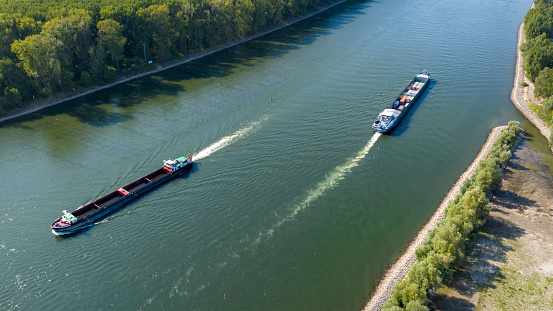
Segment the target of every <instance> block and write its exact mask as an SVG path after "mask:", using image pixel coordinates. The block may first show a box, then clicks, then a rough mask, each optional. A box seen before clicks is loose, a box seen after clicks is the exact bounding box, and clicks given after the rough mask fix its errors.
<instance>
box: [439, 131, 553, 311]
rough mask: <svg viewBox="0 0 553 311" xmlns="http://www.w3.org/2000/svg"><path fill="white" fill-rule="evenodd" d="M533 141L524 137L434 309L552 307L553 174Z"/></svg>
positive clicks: (530, 136)
mask: <svg viewBox="0 0 553 311" xmlns="http://www.w3.org/2000/svg"><path fill="white" fill-rule="evenodd" d="M536 134H537V133H536ZM538 135H539V134H538ZM535 140H536V137H533V136H532V135H531V134H529V133H526V134H525V137H524V138H523V141H522V142H521V143H520V144H519V146H518V147H517V148H516V149H515V151H514V153H513V157H512V158H511V160H510V161H509V164H508V165H507V166H506V168H505V171H504V174H503V178H502V186H501V188H500V189H498V190H496V191H495V192H494V196H493V198H492V200H491V203H492V209H491V212H490V215H489V217H488V220H487V222H486V225H484V227H483V228H482V230H481V232H480V233H478V234H477V235H476V236H475V238H474V239H473V240H472V241H471V242H470V243H469V244H468V246H467V247H468V249H469V251H468V255H467V261H466V264H464V265H463V266H462V267H461V268H460V269H459V270H458V271H457V272H456V274H455V275H454V276H453V277H452V278H451V279H450V280H447V281H446V282H444V286H443V287H442V288H440V289H439V290H438V291H437V293H436V295H435V296H434V298H433V299H432V303H431V305H430V306H429V307H430V308H431V309H433V310H469V309H477V310H507V309H508V310H551V309H553V300H551V297H552V296H553V287H552V286H551V284H552V282H553V259H552V258H553V233H552V231H551V225H552V223H553V221H552V217H551V216H553V203H552V202H553V189H552V188H551V184H552V183H553V174H551V172H550V170H548V168H547V167H546V166H545V165H544V155H543V153H544V152H547V151H545V150H544V149H545V148H544V149H542V150H540V148H539V147H537V146H535V144H536V142H535ZM532 141H534V142H532ZM532 143H534V145H532ZM544 144H546V143H543V142H542V144H541V146H543V145H544ZM546 156H547V155H546Z"/></svg>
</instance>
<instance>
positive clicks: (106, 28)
mask: <svg viewBox="0 0 553 311" xmlns="http://www.w3.org/2000/svg"><path fill="white" fill-rule="evenodd" d="M96 26H97V27H98V38H97V41H98V49H102V48H105V49H106V50H107V53H108V54H109V55H111V58H112V59H113V60H114V61H115V64H116V65H117V71H119V61H118V60H119V59H121V58H122V57H123V52H124V49H125V43H126V42H127V38H125V37H123V35H122V33H121V32H122V30H123V27H122V26H121V25H120V24H119V23H118V22H116V21H114V20H113V19H106V20H103V21H99V22H98V24H97V25H96Z"/></svg>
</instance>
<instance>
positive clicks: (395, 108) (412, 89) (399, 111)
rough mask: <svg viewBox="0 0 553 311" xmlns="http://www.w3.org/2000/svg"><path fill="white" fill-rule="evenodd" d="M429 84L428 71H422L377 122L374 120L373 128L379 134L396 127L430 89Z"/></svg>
mask: <svg viewBox="0 0 553 311" xmlns="http://www.w3.org/2000/svg"><path fill="white" fill-rule="evenodd" d="M429 82H430V75H429V74H428V72H426V70H422V71H421V73H420V74H418V75H416V76H415V77H414V78H413V80H412V81H411V82H410V83H409V84H408V85H407V87H406V88H405V90H403V92H401V94H400V95H399V96H398V97H397V98H396V99H395V100H394V102H393V103H392V104H391V105H389V106H387V107H386V109H384V111H382V112H381V113H380V114H379V115H378V117H377V118H376V120H374V123H373V126H372V128H373V129H374V130H375V131H377V132H379V133H384V132H387V131H389V130H391V129H392V128H393V127H394V126H396V125H397V124H398V123H399V121H401V119H402V118H403V116H405V115H406V114H407V111H409V109H410V108H411V107H412V106H413V104H414V103H415V101H416V100H417V99H418V98H419V97H420V95H421V94H422V93H423V92H424V90H425V89H426V88H427V87H428V84H430V83H429Z"/></svg>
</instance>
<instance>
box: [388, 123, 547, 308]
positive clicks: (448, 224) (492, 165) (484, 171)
mask: <svg viewBox="0 0 553 311" xmlns="http://www.w3.org/2000/svg"><path fill="white" fill-rule="evenodd" d="M508 127H509V129H508V130H507V131H504V132H502V133H501V134H500V135H499V136H498V138H497V139H496V141H495V142H494V144H493V146H492V149H491V151H490V153H489V155H488V157H487V158H486V160H484V161H481V162H480V164H479V166H478V168H477V170H476V171H475V172H474V174H473V175H472V176H471V177H470V178H468V179H466V180H465V181H464V182H463V185H462V186H461V193H459V194H458V195H457V196H456V197H455V199H454V200H453V201H452V202H450V203H449V204H448V206H447V209H446V218H445V219H444V220H443V221H441V222H440V223H439V224H438V226H437V227H436V228H435V229H433V230H431V231H430V233H429V235H428V238H427V239H426V240H425V241H424V243H423V244H422V246H420V247H419V248H417V249H416V250H415V254H416V256H417V262H416V263H415V264H413V266H411V268H410V269H409V272H408V274H407V277H406V278H405V279H403V280H402V281H401V282H400V283H399V284H398V285H396V287H394V289H393V292H392V296H391V297H390V299H389V300H388V301H387V302H386V304H385V306H384V309H383V310H386V311H393V310H428V308H427V307H426V306H425V304H426V302H427V299H428V293H429V291H430V290H431V289H433V288H436V287H438V286H439V285H440V284H441V282H442V278H443V277H444V276H447V275H450V274H452V273H453V271H454V269H455V267H458V266H459V264H461V263H462V261H463V259H464V257H465V245H466V243H467V241H468V240H469V239H470V237H471V236H472V235H473V234H474V231H475V230H476V229H477V228H479V227H481V226H482V225H483V224H484V223H485V221H486V218H487V216H488V214H489V212H490V208H491V206H490V202H489V201H488V199H487V197H486V195H487V193H488V192H489V191H491V190H493V189H496V188H497V187H499V185H500V184H501V175H500V170H499V168H500V167H501V164H502V163H503V162H504V161H507V160H508V159H509V158H510V156H511V151H510V150H511V149H512V148H513V145H514V142H515V141H516V138H517V136H518V134H519V132H520V123H519V122H517V121H511V122H509V124H508ZM552 130H553V129H552ZM552 133H553V131H552Z"/></svg>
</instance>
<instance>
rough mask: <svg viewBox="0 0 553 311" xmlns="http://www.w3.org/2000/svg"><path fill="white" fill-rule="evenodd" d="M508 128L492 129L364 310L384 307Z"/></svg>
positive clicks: (369, 310) (389, 271)
mask: <svg viewBox="0 0 553 311" xmlns="http://www.w3.org/2000/svg"><path fill="white" fill-rule="evenodd" d="M506 128H507V126H498V127H495V128H493V129H492V130H491V132H490V133H489V135H488V138H487V140H486V142H485V143H484V145H483V146H482V148H481V149H480V152H479V153H478V155H477V156H476V158H475V159H474V161H473V162H472V163H471V164H470V165H469V167H468V168H467V170H466V171H465V172H464V173H463V174H462V175H461V176H460V177H459V179H458V180H457V182H456V183H455V185H453V187H452V188H451V190H449V192H448V193H447V195H446V196H445V198H444V199H443V201H442V202H441V204H440V205H439V207H438V209H437V210H436V212H434V214H433V215H432V216H431V217H430V220H429V221H428V222H427V223H426V225H424V227H423V228H422V229H421V230H420V231H419V232H418V233H417V235H416V236H415V238H414V239H413V241H412V242H411V243H410V244H409V246H408V247H407V249H406V250H405V252H404V253H403V254H402V255H401V256H400V257H399V258H398V259H397V260H396V261H395V262H394V264H393V265H392V266H391V267H390V268H389V269H388V271H387V272H386V274H385V275H384V276H383V277H382V279H381V280H380V282H379V283H378V286H377V287H376V289H375V291H374V292H373V294H372V296H371V298H370V300H369V301H368V302H367V304H366V305H365V307H364V308H363V310H364V311H376V310H380V309H382V307H383V306H384V304H385V303H386V301H387V300H388V299H389V298H390V297H391V295H392V290H393V288H394V286H395V285H396V284H397V283H399V282H400V281H401V280H402V279H403V278H404V277H405V275H406V274H407V272H408V271H409V269H410V268H411V265H413V264H414V263H415V261H416V259H417V258H416V256H415V250H416V249H417V248H418V247H419V246H421V245H422V244H423V242H424V241H425V240H426V238H427V237H428V233H429V232H430V230H432V229H434V228H435V227H436V226H437V224H438V222H440V221H442V220H444V218H445V210H446V208H447V206H448V204H449V202H451V201H453V199H454V198H455V197H456V196H457V195H458V194H459V193H460V189H461V185H462V184H463V182H464V181H465V180H466V179H467V178H470V177H471V176H472V174H473V173H474V172H475V170H476V169H477V168H478V165H479V163H480V161H481V160H484V159H485V158H486V157H487V156H488V154H489V152H490V150H491V148H492V145H493V143H494V142H495V141H496V139H497V137H498V136H499V134H500V133H501V131H503V130H505V129H506ZM515 145H516V144H515Z"/></svg>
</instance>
